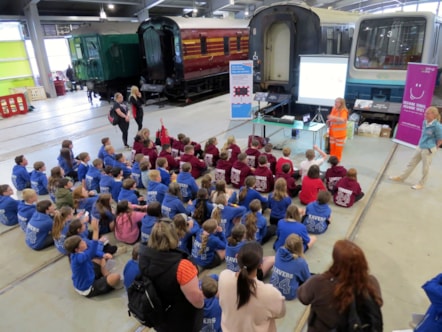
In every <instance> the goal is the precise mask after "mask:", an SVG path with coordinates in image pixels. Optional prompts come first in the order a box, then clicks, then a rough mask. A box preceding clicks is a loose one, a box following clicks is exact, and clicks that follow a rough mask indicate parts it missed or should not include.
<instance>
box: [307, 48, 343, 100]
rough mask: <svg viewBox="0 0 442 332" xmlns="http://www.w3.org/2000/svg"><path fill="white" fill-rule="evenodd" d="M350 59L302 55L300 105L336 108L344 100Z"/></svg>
mask: <svg viewBox="0 0 442 332" xmlns="http://www.w3.org/2000/svg"><path fill="white" fill-rule="evenodd" d="M347 66H348V57H343V56H330V55H328V56H327V55H301V65H300V73H299V92H298V103H299V104H308V105H317V106H334V104H335V99H336V98H337V97H342V98H344V93H345V82H346V79H347Z"/></svg>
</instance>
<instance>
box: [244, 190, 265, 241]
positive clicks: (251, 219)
mask: <svg viewBox="0 0 442 332" xmlns="http://www.w3.org/2000/svg"><path fill="white" fill-rule="evenodd" d="M249 208H250V213H249V214H248V215H247V217H246V222H245V224H246V228H247V232H246V239H247V240H248V241H254V240H255V236H256V231H257V230H258V227H257V226H256V222H257V221H258V217H257V216H256V214H257V213H258V211H259V210H260V209H261V202H260V201H259V199H256V198H255V199H254V200H252V201H251V202H250V204H249Z"/></svg>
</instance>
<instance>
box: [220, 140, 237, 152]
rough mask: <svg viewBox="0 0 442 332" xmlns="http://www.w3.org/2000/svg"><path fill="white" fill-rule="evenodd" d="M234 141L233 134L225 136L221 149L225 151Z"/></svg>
mask: <svg viewBox="0 0 442 332" xmlns="http://www.w3.org/2000/svg"><path fill="white" fill-rule="evenodd" d="M235 143H236V140H235V136H229V137H227V141H226V143H224V145H223V147H222V149H221V151H223V152H226V151H227V150H228V149H229V147H230V145H232V144H235Z"/></svg>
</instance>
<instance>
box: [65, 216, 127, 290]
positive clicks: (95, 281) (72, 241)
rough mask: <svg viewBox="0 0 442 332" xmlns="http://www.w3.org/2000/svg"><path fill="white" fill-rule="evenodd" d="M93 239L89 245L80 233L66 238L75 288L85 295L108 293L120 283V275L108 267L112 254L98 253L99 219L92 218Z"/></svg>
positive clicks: (66, 247)
mask: <svg viewBox="0 0 442 332" xmlns="http://www.w3.org/2000/svg"><path fill="white" fill-rule="evenodd" d="M91 227H92V240H93V241H91V242H90V243H89V245H88V244H87V243H86V242H85V241H84V240H82V239H81V237H80V236H78V235H73V236H71V237H69V238H67V239H66V241H65V243H64V247H65V249H66V251H67V252H68V253H69V258H70V264H71V269H72V281H73V284H74V289H75V291H77V293H79V294H80V295H83V296H85V297H94V296H97V295H101V294H106V293H108V292H110V291H112V290H113V289H115V288H117V286H118V285H119V284H120V275H119V274H118V273H110V272H109V271H108V270H107V269H106V260H107V259H110V258H112V255H111V254H108V253H106V254H102V257H101V258H100V257H97V254H98V255H99V253H98V250H97V249H98V244H99V243H98V220H97V219H92V222H91Z"/></svg>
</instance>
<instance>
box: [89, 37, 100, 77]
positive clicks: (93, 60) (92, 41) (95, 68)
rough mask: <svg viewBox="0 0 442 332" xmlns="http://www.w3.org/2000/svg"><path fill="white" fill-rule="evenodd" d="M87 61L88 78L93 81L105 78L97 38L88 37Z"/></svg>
mask: <svg viewBox="0 0 442 332" xmlns="http://www.w3.org/2000/svg"><path fill="white" fill-rule="evenodd" d="M84 41H85V43H86V53H87V54H86V61H87V71H88V77H89V78H93V79H102V78H103V64H102V63H101V58H100V54H99V47H100V45H99V42H98V38H97V37H86V38H85V39H84Z"/></svg>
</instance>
